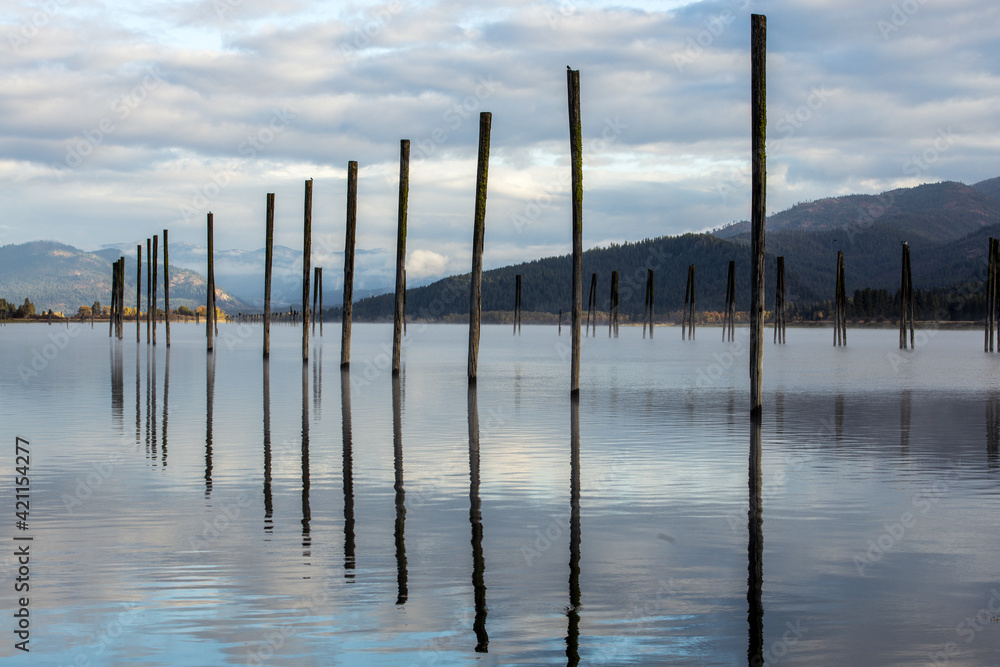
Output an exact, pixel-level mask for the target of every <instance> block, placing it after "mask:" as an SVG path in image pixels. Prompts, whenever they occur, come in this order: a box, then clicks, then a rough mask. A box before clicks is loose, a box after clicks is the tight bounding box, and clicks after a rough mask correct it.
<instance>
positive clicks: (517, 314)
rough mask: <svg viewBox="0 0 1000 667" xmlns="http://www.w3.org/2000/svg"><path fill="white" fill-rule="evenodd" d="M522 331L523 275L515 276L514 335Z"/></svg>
mask: <svg viewBox="0 0 1000 667" xmlns="http://www.w3.org/2000/svg"><path fill="white" fill-rule="evenodd" d="M520 330H521V274H520V273H519V274H517V275H516V276H514V335H515V336H516V335H517V334H518V333H520Z"/></svg>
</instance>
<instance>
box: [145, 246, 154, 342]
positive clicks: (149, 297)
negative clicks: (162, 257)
mask: <svg viewBox="0 0 1000 667" xmlns="http://www.w3.org/2000/svg"><path fill="white" fill-rule="evenodd" d="M152 256H153V239H151V238H147V239H146V345H149V344H150V343H152V342H153V338H152V336H153V333H152V330H153V329H152V328H153V320H152V317H153V263H152V261H150V258H152Z"/></svg>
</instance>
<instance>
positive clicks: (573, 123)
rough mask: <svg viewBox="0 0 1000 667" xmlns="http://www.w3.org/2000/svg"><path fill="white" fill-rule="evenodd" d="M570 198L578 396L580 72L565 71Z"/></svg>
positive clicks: (573, 366) (573, 371) (573, 368)
mask: <svg viewBox="0 0 1000 667" xmlns="http://www.w3.org/2000/svg"><path fill="white" fill-rule="evenodd" d="M566 88H567V98H568V101H569V148H570V162H571V163H572V196H573V319H572V324H571V326H572V340H573V343H572V360H571V363H570V385H569V386H570V393H571V394H579V393H580V319H581V317H580V315H581V313H580V311H581V310H582V305H583V133H582V131H581V129H580V70H572V69H567V71H566Z"/></svg>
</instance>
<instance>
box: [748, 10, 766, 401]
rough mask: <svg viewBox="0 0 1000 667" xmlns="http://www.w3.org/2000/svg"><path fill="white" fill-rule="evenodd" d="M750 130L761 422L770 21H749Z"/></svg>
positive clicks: (755, 362) (754, 355)
mask: <svg viewBox="0 0 1000 667" xmlns="http://www.w3.org/2000/svg"><path fill="white" fill-rule="evenodd" d="M750 23H751V28H750V51H751V58H750V59H751V77H750V78H751V82H750V127H751V162H752V175H751V188H752V200H751V208H750V210H751V225H752V231H751V241H750V245H751V252H752V267H751V281H750V283H751V290H750V414H751V417H753V418H755V419H760V418H761V406H762V388H763V380H764V347H763V340H762V336H763V324H764V232H765V208H764V207H765V204H766V201H765V199H766V194H767V165H766V162H767V157H766V153H765V137H766V133H767V93H766V90H767V89H766V58H767V17H766V16H764V15H763V14H753V15H751V17H750Z"/></svg>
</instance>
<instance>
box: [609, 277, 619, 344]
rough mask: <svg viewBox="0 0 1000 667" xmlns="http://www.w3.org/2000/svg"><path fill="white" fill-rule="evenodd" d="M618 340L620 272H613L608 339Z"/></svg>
mask: <svg viewBox="0 0 1000 667" xmlns="http://www.w3.org/2000/svg"><path fill="white" fill-rule="evenodd" d="M612 334H614V337H615V338H618V272H617V271H612V272H611V300H610V301H609V303H608V338H611V336H612Z"/></svg>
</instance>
